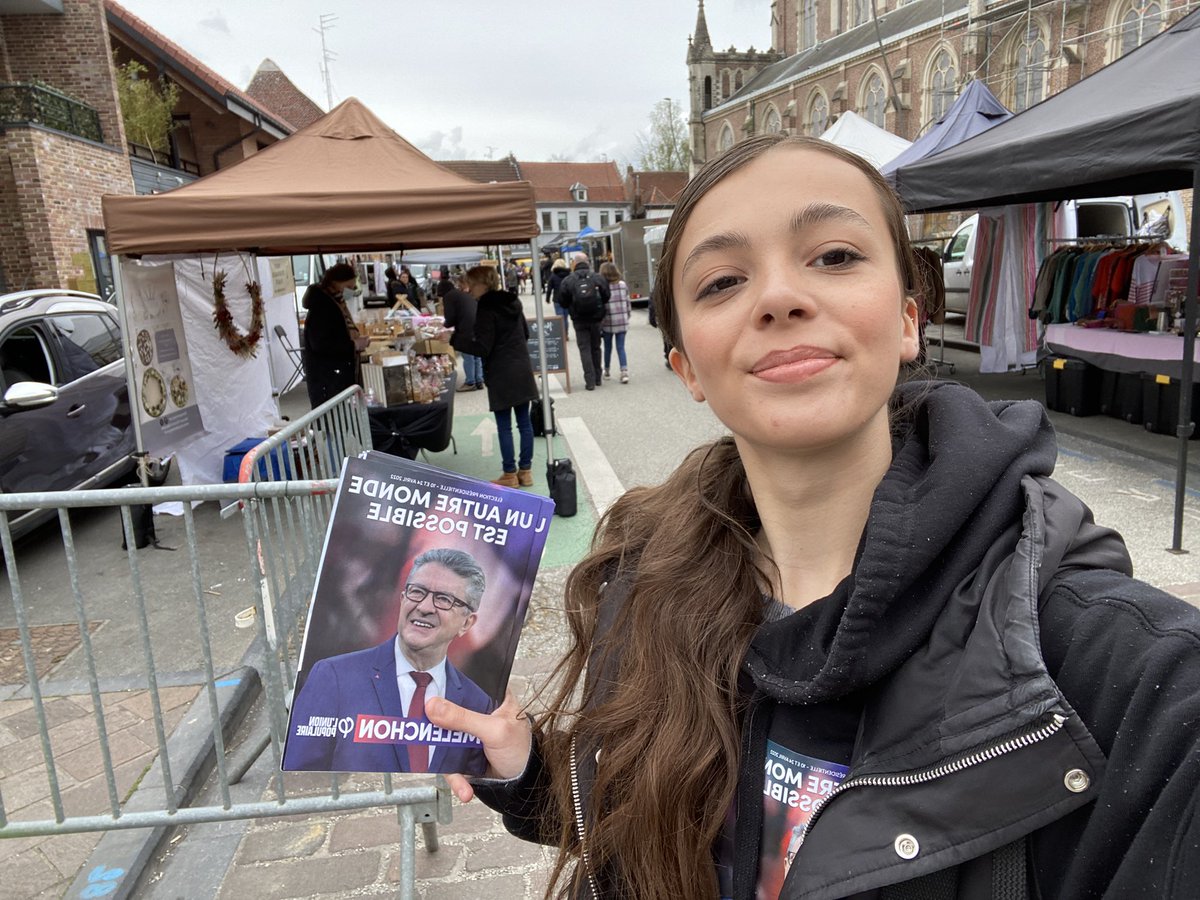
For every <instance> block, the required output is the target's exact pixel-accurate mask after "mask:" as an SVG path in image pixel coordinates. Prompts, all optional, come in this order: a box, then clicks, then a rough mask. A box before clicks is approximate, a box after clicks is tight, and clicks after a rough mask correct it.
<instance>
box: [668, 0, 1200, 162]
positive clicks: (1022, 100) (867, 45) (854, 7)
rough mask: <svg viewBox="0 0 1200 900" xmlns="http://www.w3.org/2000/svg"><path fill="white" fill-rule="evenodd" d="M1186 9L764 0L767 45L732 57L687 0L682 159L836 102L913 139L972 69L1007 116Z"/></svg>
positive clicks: (820, 112) (1141, 3) (815, 117)
mask: <svg viewBox="0 0 1200 900" xmlns="http://www.w3.org/2000/svg"><path fill="white" fill-rule="evenodd" d="M1194 6H1195V2H1194V0H1097V2H1081V0H1030V2H1019V3H1015V2H1012V0H908V2H905V0H774V2H772V4H771V22H770V29H771V30H770V42H771V49H769V50H767V51H765V52H759V51H755V50H754V49H753V48H751V49H750V50H747V51H746V52H744V53H743V52H738V51H736V50H734V49H733V48H730V49H729V50H728V51H717V50H715V49H714V47H713V43H712V39H711V37H710V35H709V32H708V24H707V22H706V20H705V15H704V2H703V0H700V4H699V11H698V13H697V18H696V27H695V31H694V33H693V34H692V36H691V38H690V39H689V44H688V51H687V65H688V77H689V86H690V103H691V116H690V121H689V125H690V130H691V143H692V163H693V166H699V165H700V164H702V163H704V162H705V161H706V160H708V159H710V158H712V156H713V155H714V154H716V153H719V152H720V151H721V150H723V149H726V148H728V147H730V146H732V145H733V144H734V143H736V142H737V141H739V140H741V139H742V138H744V137H746V136H748V135H751V134H756V133H762V132H770V131H785V132H788V133H791V134H811V135H818V134H820V133H821V132H823V131H824V130H825V129H826V128H827V127H828V126H829V125H830V124H832V123H833V122H834V121H835V119H836V117H837V116H838V115H839V114H840V113H842V112H844V111H846V110H853V111H855V112H856V113H858V114H859V115H861V116H863V117H864V118H866V119H867V120H868V121H870V122H872V123H874V124H875V125H878V126H880V127H882V128H886V129H887V130H888V131H891V132H893V133H894V134H898V135H900V136H901V137H904V138H907V139H908V140H914V139H915V138H917V137H918V136H920V135H921V134H922V133H923V132H924V131H925V130H926V129H927V128H928V127H929V126H930V125H932V124H933V123H935V122H936V121H937V120H938V119H939V118H940V117H941V116H942V114H943V113H944V112H945V110H946V109H947V108H949V106H950V105H951V104H952V103H953V102H954V100H955V98H956V97H957V96H958V94H959V92H960V91H961V89H962V87H963V85H964V84H966V82H967V81H969V80H971V79H973V78H979V79H982V80H983V81H985V82H986V83H987V85H988V87H989V88H990V89H991V90H992V93H994V94H995V95H996V96H997V97H998V98H999V99H1000V101H1001V102H1002V103H1004V104H1005V105H1006V106H1007V107H1008V108H1009V109H1011V110H1013V111H1014V112H1020V111H1021V110H1024V109H1026V108H1028V107H1029V106H1032V105H1033V104H1035V103H1038V102H1040V101H1041V100H1043V99H1045V98H1046V97H1048V96H1050V95H1052V94H1055V93H1057V92H1058V91H1061V90H1063V89H1064V88H1066V87H1069V86H1070V85H1072V84H1074V83H1076V82H1077V81H1079V80H1080V79H1081V78H1083V77H1084V76H1086V75H1087V74H1089V73H1091V72H1094V71H1096V70H1097V69H1098V68H1100V67H1102V66H1105V65H1107V64H1108V63H1110V62H1112V61H1113V60H1114V59H1116V58H1118V57H1120V56H1121V55H1123V54H1125V53H1127V52H1129V51H1130V50H1132V49H1134V48H1135V47H1137V46H1139V45H1140V44H1141V43H1143V42H1144V41H1146V40H1148V39H1150V38H1151V37H1153V36H1154V35H1155V34H1157V33H1158V32H1159V31H1161V30H1162V29H1163V28H1165V27H1167V26H1168V25H1170V24H1172V23H1174V22H1175V21H1177V20H1178V19H1180V18H1182V16H1183V15H1184V14H1185V13H1186V12H1187V11H1188V10H1190V9H1191V8H1193V7H1194ZM693 171H694V169H693Z"/></svg>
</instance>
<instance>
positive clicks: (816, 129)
mask: <svg viewBox="0 0 1200 900" xmlns="http://www.w3.org/2000/svg"><path fill="white" fill-rule="evenodd" d="M828 127H829V101H828V100H826V99H825V94H824V92H822V91H814V92H813V96H812V99H811V100H809V101H808V133H809V134H811V135H812V136H813V137H820V136H821V135H822V134H824V133H825V130H826V129H827V128H828Z"/></svg>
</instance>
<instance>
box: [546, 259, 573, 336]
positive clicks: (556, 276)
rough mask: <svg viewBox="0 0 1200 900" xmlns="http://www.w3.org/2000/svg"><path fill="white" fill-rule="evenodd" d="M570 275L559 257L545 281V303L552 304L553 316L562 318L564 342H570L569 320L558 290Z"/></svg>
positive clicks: (569, 270)
mask: <svg viewBox="0 0 1200 900" xmlns="http://www.w3.org/2000/svg"><path fill="white" fill-rule="evenodd" d="M570 274H571V267H570V266H568V265H567V261H566V260H565V259H563V258H562V257H561V256H560V257H558V259H556V260H554V264H553V265H552V266H551V267H550V277H549V278H548V279H547V280H546V302H547V303H550V302H553V303H554V314H555V315H556V316H559V317H561V318H562V321H563V340H564V341H570V340H571V318H570V316H568V315H567V310H566V309H565V308H564V307H563V305H562V303H561V296H562V292H561V291H560V290H559V289H560V288H561V287H562V283H563V282H564V281H565V280H566V279H567V277H568V276H569V275H570Z"/></svg>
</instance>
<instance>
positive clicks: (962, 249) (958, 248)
mask: <svg viewBox="0 0 1200 900" xmlns="http://www.w3.org/2000/svg"><path fill="white" fill-rule="evenodd" d="M974 231H975V229H974V228H964V229H963V230H962V231H960V232H959V233H958V234H956V235H955V236H954V242H953V243H951V244H950V252H949V253H948V254H947V255H946V259H948V260H950V261H951V262H953V261H955V260H959V259H962V258H963V257H964V256H965V255H966V253H967V241H969V240H970V239H971V234H972V233H973V232H974Z"/></svg>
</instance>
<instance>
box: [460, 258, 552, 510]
mask: <svg viewBox="0 0 1200 900" xmlns="http://www.w3.org/2000/svg"><path fill="white" fill-rule="evenodd" d="M466 277H467V291H468V292H469V293H470V294H471V296H472V297H475V298H477V299H478V300H479V306H478V307H477V308H476V310H475V336H474V339H473V340H472V341H471V342H470V346H469V351H470V352H471V353H473V354H474V355H476V356H478V357H480V358H481V359H482V360H483V376H484V379H485V381H486V384H487V394H488V409H490V410H491V411H492V413H493V414H494V415H495V417H496V431H497V434H498V435H499V438H500V459H501V463H502V465H503V472H502V474H501V475H500V477H499V478H497V479H495V483H496V484H499V485H503V486H504V487H518V486H520V487H529V486H530V485H532V484H533V469H532V465H533V421H532V420H531V419H530V417H529V404H530V403H531V402H533V401H535V400H537V399H538V389H537V382H536V381H535V380H534V377H533V364H532V363H531V362H530V361H529V345H528V343H526V342H527V341H528V340H529V324H528V323H527V322H526V321H525V311H524V309H523V308H522V307H521V301H520V299H519V298H518V297H517V295H516V294H513V293H511V292H509V291H505V290H501V289H500V274H499V273H498V272H497V271H496V270H495V268H493V267H492V266H475V267H474V268H471V269H468V270H467V276H466ZM514 419H516V422H517V433H518V436H519V440H520V448H519V453H518V450H517V449H516V448H514V447H513V436H512V423H513V420H514Z"/></svg>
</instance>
